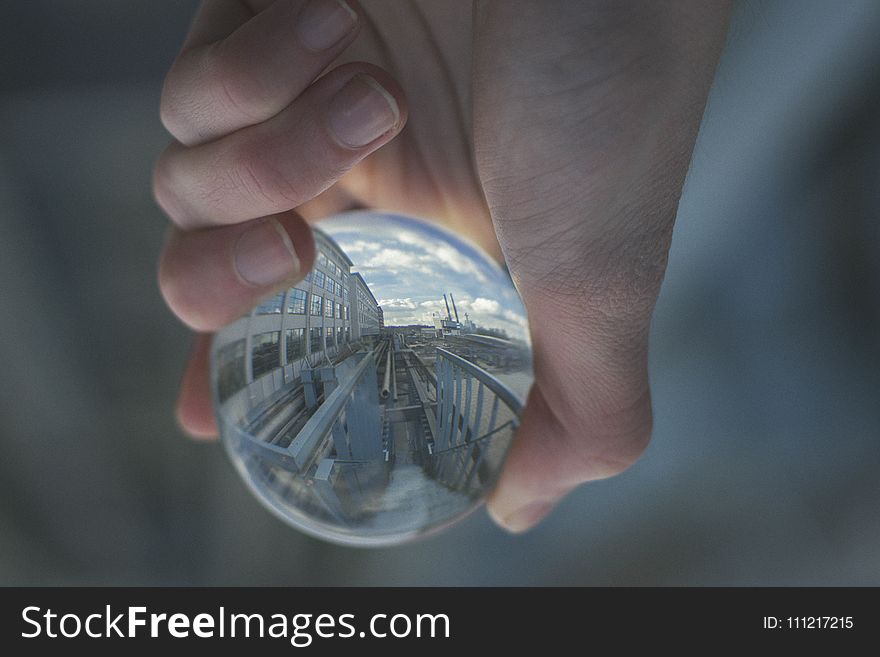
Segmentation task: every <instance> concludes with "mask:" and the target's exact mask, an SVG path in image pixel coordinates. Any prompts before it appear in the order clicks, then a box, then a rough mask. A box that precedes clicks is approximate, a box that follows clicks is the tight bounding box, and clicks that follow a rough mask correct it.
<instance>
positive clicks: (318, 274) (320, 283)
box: [315, 269, 326, 289]
mask: <svg viewBox="0 0 880 657" xmlns="http://www.w3.org/2000/svg"><path fill="white" fill-rule="evenodd" d="M325 279H326V276H325V275H324V272H322V271H318V270H317V269H316V270H315V287H316V288H318V289H323V288H324V280H325Z"/></svg>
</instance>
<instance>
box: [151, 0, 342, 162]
mask: <svg viewBox="0 0 880 657" xmlns="http://www.w3.org/2000/svg"><path fill="white" fill-rule="evenodd" d="M236 7H237V8H236ZM357 28H358V15H357V13H356V11H355V10H354V9H353V8H352V6H350V5H349V4H348V3H347V2H346V1H345V0H278V1H277V2H274V3H272V4H271V5H270V6H269V7H268V8H266V9H265V10H264V11H261V12H260V13H258V14H257V15H256V16H253V17H251V14H250V12H246V11H245V10H244V9H243V8H242V6H241V2H230V1H229V0H226V1H224V2H217V1H214V2H209V3H206V4H205V5H204V6H203V7H202V9H201V10H200V12H199V14H198V15H197V17H196V20H195V23H194V26H193V32H192V33H191V37H190V39H188V41H187V43H186V44H185V45H184V48H183V50H182V51H181V53H180V55H179V56H178V57H177V59H176V60H175V62H174V64H173V65H172V67H171V70H170V71H169V73H168V76H167V78H166V79H165V86H164V88H163V91H162V100H161V105H160V108H161V109H160V113H161V117H162V122H163V123H164V125H165V127H166V128H167V129H168V131H169V132H170V133H171V134H172V135H174V137H176V138H177V139H178V140H179V141H180V142H181V143H183V144H187V145H192V144H198V143H202V142H205V141H209V140H212V139H215V138H217V137H220V136H222V135H226V134H229V133H231V132H233V131H235V130H238V129H240V128H243V127H245V126H249V125H255V124H257V123H260V122H262V121H265V120H266V119H269V118H271V117H273V116H275V115H276V114H277V113H278V112H280V111H281V110H282V109H283V108H285V107H286V106H287V105H289V104H290V103H291V102H292V101H293V100H294V99H295V98H296V97H297V96H298V95H299V94H300V93H302V91H303V90H304V89H305V88H306V87H307V86H308V85H309V84H310V83H311V82H312V81H313V80H314V79H315V78H316V77H318V75H319V74H320V73H321V71H322V70H324V69H325V68H326V67H327V66H329V65H330V63H331V62H332V61H333V59H334V58H336V57H337V56H338V55H339V54H340V53H341V52H342V51H343V50H344V49H345V48H346V46H348V45H349V44H350V43H351V42H352V41H353V40H354V38H355V36H356V35H357ZM227 30H229V31H230V32H231V33H227Z"/></svg>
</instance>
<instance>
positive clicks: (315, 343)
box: [309, 327, 324, 354]
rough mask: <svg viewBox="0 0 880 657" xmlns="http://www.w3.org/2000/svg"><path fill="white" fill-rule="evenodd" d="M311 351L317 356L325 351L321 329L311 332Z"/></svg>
mask: <svg viewBox="0 0 880 657" xmlns="http://www.w3.org/2000/svg"><path fill="white" fill-rule="evenodd" d="M309 341H310V344H309V351H311V353H313V354H316V353H318V352H319V351H323V350H324V344H323V339H322V336H321V327H315V328H312V329H310V330H309Z"/></svg>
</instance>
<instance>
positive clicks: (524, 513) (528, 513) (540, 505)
mask: <svg viewBox="0 0 880 657" xmlns="http://www.w3.org/2000/svg"><path fill="white" fill-rule="evenodd" d="M553 505H554V502H547V501H542V502H532V503H531V504H526V505H525V506H524V507H522V508H520V509H517V510H516V511H513V512H512V513H509V514H507V515H506V516H504V517H501V518H498V517H495V515H494V514H493V518H495V522H497V523H498V524H499V525H501V526H502V527H503V528H504V529H506V530H507V531H509V532H513V533H514V534H518V533H520V532H524V531H526V530H527V529H531V528H532V527H534V526H535V525H536V524H538V522H539V521H540V520H542V519H543V518H544V516H546V515H547V514H548V513H550V510H551V509H552V508H553Z"/></svg>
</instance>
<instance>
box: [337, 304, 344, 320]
mask: <svg viewBox="0 0 880 657" xmlns="http://www.w3.org/2000/svg"><path fill="white" fill-rule="evenodd" d="M344 315H345V313H344V311H343V310H342V304H341V303H337V304H336V319H342V318H343V317H344Z"/></svg>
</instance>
